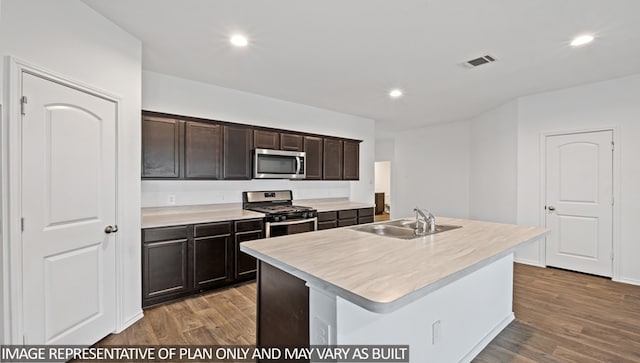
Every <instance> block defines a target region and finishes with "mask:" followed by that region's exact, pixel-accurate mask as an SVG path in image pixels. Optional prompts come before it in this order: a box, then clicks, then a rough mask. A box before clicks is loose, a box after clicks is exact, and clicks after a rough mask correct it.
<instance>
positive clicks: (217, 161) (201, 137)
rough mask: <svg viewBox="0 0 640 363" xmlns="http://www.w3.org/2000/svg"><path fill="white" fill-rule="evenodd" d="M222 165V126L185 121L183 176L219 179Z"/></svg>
mask: <svg viewBox="0 0 640 363" xmlns="http://www.w3.org/2000/svg"><path fill="white" fill-rule="evenodd" d="M221 167H222V126H220V125H218V124H212V123H204V122H192V121H187V122H186V123H185V178H188V179H220V169H221Z"/></svg>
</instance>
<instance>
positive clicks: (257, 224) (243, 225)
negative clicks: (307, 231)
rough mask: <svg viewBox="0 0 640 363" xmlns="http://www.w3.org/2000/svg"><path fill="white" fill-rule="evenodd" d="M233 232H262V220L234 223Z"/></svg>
mask: <svg viewBox="0 0 640 363" xmlns="http://www.w3.org/2000/svg"><path fill="white" fill-rule="evenodd" d="M235 225H236V227H235V231H236V233H238V232H249V231H262V219H250V220H246V221H236V222H235Z"/></svg>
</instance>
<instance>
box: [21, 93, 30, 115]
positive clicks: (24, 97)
mask: <svg viewBox="0 0 640 363" xmlns="http://www.w3.org/2000/svg"><path fill="white" fill-rule="evenodd" d="M27 101H28V100H27V96H22V97H20V113H21V114H22V116H24V115H26V114H27V112H26V111H25V107H24V105H26V104H27Z"/></svg>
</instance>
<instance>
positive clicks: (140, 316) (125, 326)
mask: <svg viewBox="0 0 640 363" xmlns="http://www.w3.org/2000/svg"><path fill="white" fill-rule="evenodd" d="M143 316H144V313H143V312H142V310H140V311H139V312H138V313H137V314H135V315H134V316H133V317H132V318H131V319H129V320H127V321H126V322H124V324H122V325H121V326H120V327H119V329H117V330H116V331H114V332H113V333H114V334H120V333H122V332H123V331H124V330H125V329H127V328H128V327H130V326H131V325H133V324H134V323H135V322H136V321H138V320H140V319H142V317H143Z"/></svg>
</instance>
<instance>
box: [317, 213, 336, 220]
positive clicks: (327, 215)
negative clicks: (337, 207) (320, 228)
mask: <svg viewBox="0 0 640 363" xmlns="http://www.w3.org/2000/svg"><path fill="white" fill-rule="evenodd" d="M336 219H338V213H337V212H320V213H318V222H324V221H335V220H336Z"/></svg>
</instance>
